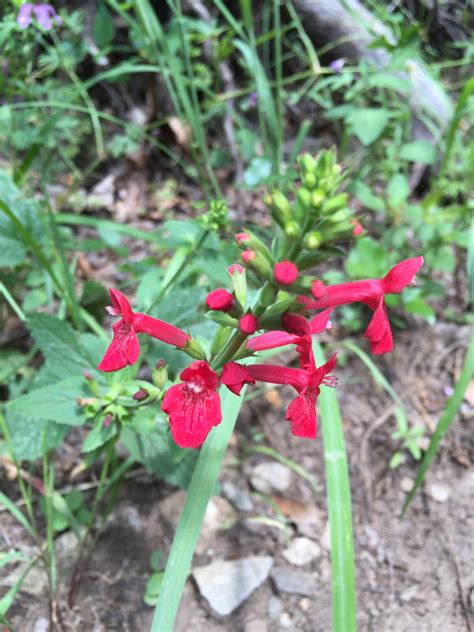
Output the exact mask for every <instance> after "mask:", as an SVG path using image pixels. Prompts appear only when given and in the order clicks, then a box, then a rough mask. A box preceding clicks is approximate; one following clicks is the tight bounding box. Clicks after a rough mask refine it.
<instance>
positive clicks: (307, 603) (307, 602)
mask: <svg viewBox="0 0 474 632" xmlns="http://www.w3.org/2000/svg"><path fill="white" fill-rule="evenodd" d="M310 607H311V599H308V597H303V599H301V601H300V608H301V610H302V611H303V612H308V610H309V609H310Z"/></svg>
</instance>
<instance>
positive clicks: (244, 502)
mask: <svg viewBox="0 0 474 632" xmlns="http://www.w3.org/2000/svg"><path fill="white" fill-rule="evenodd" d="M222 493H223V494H224V496H225V497H226V498H227V500H228V501H229V502H231V503H232V504H233V505H234V507H235V508H236V509H237V511H252V509H253V502H252V499H251V498H250V496H249V494H248V493H247V491H246V490H245V489H242V488H241V487H237V485H234V483H231V482H230V481H224V482H223V483H222Z"/></svg>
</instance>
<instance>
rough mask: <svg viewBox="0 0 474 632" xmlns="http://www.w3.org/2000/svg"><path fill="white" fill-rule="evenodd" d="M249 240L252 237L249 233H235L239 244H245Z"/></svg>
mask: <svg viewBox="0 0 474 632" xmlns="http://www.w3.org/2000/svg"><path fill="white" fill-rule="evenodd" d="M249 240H250V237H249V236H248V235H247V233H237V234H236V235H235V241H236V242H237V245H238V246H243V245H244V244H245V242H246V241H249Z"/></svg>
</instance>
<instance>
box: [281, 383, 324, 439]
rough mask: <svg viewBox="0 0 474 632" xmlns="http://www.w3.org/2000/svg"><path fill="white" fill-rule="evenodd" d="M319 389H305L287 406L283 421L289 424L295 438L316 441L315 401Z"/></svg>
mask: <svg viewBox="0 0 474 632" xmlns="http://www.w3.org/2000/svg"><path fill="white" fill-rule="evenodd" d="M318 395H319V388H318V389H312V388H307V389H305V390H304V391H303V392H302V393H301V394H300V395H298V397H296V398H295V399H294V400H293V401H292V402H291V404H290V405H289V406H288V409H287V411H286V416H285V419H287V420H288V421H290V422H291V432H292V434H293V435H294V436H295V437H304V438H305V439H316V399H317V397H318Z"/></svg>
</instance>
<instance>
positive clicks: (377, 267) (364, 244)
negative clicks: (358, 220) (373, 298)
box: [345, 237, 389, 279]
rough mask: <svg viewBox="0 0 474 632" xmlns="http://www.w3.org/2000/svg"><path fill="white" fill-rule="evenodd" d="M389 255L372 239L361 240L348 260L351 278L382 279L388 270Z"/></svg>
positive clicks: (347, 265) (348, 270)
mask: <svg viewBox="0 0 474 632" xmlns="http://www.w3.org/2000/svg"><path fill="white" fill-rule="evenodd" d="M388 267H389V266H388V265H387V253H386V251H385V249H384V248H382V246H380V245H379V244H378V243H377V242H376V241H374V240H373V239H371V238H370V237H365V238H363V239H359V240H357V242H356V246H355V248H352V250H351V252H350V255H349V257H348V258H347V259H346V262H345V268H346V271H347V273H348V274H349V275H350V277H351V278H353V279H357V278H361V279H366V278H374V279H375V278H380V277H381V276H383V275H384V274H385V273H386V272H387V269H388Z"/></svg>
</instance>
